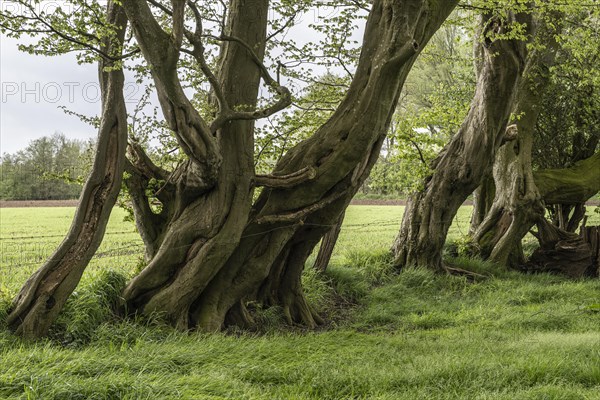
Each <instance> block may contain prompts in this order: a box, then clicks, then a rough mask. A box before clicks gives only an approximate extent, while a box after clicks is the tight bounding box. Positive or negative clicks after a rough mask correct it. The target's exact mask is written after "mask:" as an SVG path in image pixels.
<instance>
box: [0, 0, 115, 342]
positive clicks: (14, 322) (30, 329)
mask: <svg viewBox="0 0 600 400" xmlns="http://www.w3.org/2000/svg"><path fill="white" fill-rule="evenodd" d="M107 10H108V21H109V22H110V23H112V24H114V25H115V26H117V27H119V28H118V31H117V35H116V39H117V40H116V42H112V43H106V44H105V46H104V50H105V51H106V53H109V54H113V53H114V51H115V48H114V46H119V47H120V46H121V44H122V43H123V39H124V35H125V28H126V26H127V20H126V18H125V13H124V11H123V9H122V8H121V7H120V6H119V5H117V4H115V3H112V2H111V3H109V5H108V8H107ZM105 67H112V63H110V62H108V61H102V62H100V65H99V79H100V87H101V92H102V122H101V125H100V128H99V133H98V144H97V148H96V154H95V157H94V164H93V166H92V170H91V173H90V176H89V177H88V179H87V181H86V183H85V186H84V188H83V191H82V194H81V197H80V198H79V204H78V206H77V210H76V212H75V217H74V218H73V222H72V224H71V228H70V230H69V233H68V234H67V236H66V238H65V239H64V240H63V242H62V243H61V244H60V246H59V247H58V248H57V250H56V251H55V252H54V253H53V254H52V256H51V257H50V259H48V260H47V261H46V263H45V264H44V265H43V266H42V267H41V268H40V269H39V270H37V271H36V272H35V273H34V274H33V275H32V276H31V277H30V278H29V279H28V280H27V282H26V283H25V285H24V286H23V288H22V289H21V291H20V292H19V294H18V295H17V297H16V298H15V300H14V302H13V306H12V309H11V312H10V314H9V316H8V319H7V323H8V325H9V327H10V328H11V329H12V330H14V331H15V332H16V333H17V334H19V335H21V336H23V337H26V338H38V337H41V336H44V335H46V334H47V333H48V330H49V329H50V326H51V324H52V323H53V322H54V320H55V319H56V317H57V316H58V314H59V312H60V310H61V309H62V308H63V306H64V304H65V302H66V301H67V298H68V297H69V296H70V295H71V293H72V292H73V290H74V289H75V287H76V286H77V284H78V283H79V280H80V279H81V275H82V274H83V271H84V270H85V268H86V266H87V264H88V262H89V261H90V259H91V258H92V256H93V255H94V253H95V252H96V250H97V249H98V246H99V245H100V243H101V241H102V238H103V236H104V231H105V229H106V225H107V223H108V219H109V216H110V212H111V210H112V208H113V206H114V204H115V202H116V200H117V196H118V194H119V191H120V189H121V178H122V175H123V169H124V165H125V149H126V147H127V114H126V110H125V100H124V97H123V85H124V76H123V71H122V70H121V69H118V70H111V72H105V71H104V68H105Z"/></svg>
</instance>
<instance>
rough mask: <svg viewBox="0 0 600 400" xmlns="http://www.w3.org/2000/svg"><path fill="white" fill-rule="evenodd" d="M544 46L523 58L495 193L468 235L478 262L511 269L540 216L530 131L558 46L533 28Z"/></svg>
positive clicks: (544, 29)
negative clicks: (477, 252)
mask: <svg viewBox="0 0 600 400" xmlns="http://www.w3.org/2000/svg"><path fill="white" fill-rule="evenodd" d="M538 31H539V32H538V35H537V36H538V38H544V42H545V43H546V48H545V49H543V50H534V51H532V52H530V53H529V55H528V57H527V64H526V67H525V71H524V73H523V79H521V82H520V84H519V86H518V90H517V93H516V95H515V102H514V109H513V114H514V115H517V116H519V117H518V119H517V121H516V122H515V123H516V126H517V131H518V134H517V136H516V137H514V138H512V140H510V141H509V142H507V143H506V144H505V145H503V146H502V147H501V148H500V149H499V151H498V153H497V155H496V159H495V161H494V168H493V175H494V183H495V184H494V186H495V187H496V195H495V197H494V202H493V204H492V206H491V208H490V210H489V212H488V213H487V215H486V217H485V219H484V220H483V222H482V223H481V225H480V226H479V228H478V229H477V230H476V232H475V233H474V234H473V240H474V242H475V243H477V245H478V246H479V249H480V254H481V256H482V257H483V258H484V259H489V260H490V261H492V262H495V263H498V264H501V265H507V266H510V267H516V266H518V265H523V264H524V262H525V256H524V255H523V250H522V247H521V240H522V239H523V237H524V236H525V235H526V234H527V232H529V230H530V229H531V227H532V225H534V224H535V223H536V222H539V221H540V220H541V219H542V218H543V217H544V205H543V204H542V201H541V200H542V197H541V194H540V192H539V191H538V188H537V186H536V183H535V180H534V176H533V169H532V164H531V154H532V146H533V132H534V129H535V125H536V122H537V119H538V116H539V113H540V111H541V109H540V106H541V99H542V97H543V94H544V88H545V87H546V85H547V83H548V79H549V68H550V67H551V66H552V65H553V64H554V59H555V56H556V51H557V49H558V43H556V41H555V40H553V38H554V36H555V32H554V31H550V30H549V29H548V28H547V27H546V26H543V27H539V28H538Z"/></svg>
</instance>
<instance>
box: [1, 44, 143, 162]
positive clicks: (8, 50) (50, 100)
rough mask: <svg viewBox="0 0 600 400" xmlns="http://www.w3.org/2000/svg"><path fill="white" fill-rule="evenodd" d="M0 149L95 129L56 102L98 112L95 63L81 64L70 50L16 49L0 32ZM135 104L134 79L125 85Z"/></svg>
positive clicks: (89, 133)
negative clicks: (30, 51)
mask: <svg viewBox="0 0 600 400" xmlns="http://www.w3.org/2000/svg"><path fill="white" fill-rule="evenodd" d="M0 84H1V93H0V97H1V98H0V154H3V153H6V152H8V153H13V152H15V151H17V150H19V149H22V148H24V147H25V146H26V145H27V144H28V143H29V142H30V141H31V140H32V139H35V138H39V137H41V136H45V135H51V134H53V133H54V132H56V131H59V132H63V133H64V134H65V135H66V136H67V137H69V138H73V139H75V138H77V139H87V138H92V137H95V136H96V134H97V131H96V130H95V129H94V128H93V127H91V126H89V125H87V124H85V123H83V122H81V121H80V120H79V119H78V118H77V117H75V116H70V115H67V114H65V113H64V112H63V110H62V109H61V108H59V107H60V106H64V107H67V108H68V109H70V110H72V111H75V112H78V113H82V114H86V115H90V116H92V115H97V114H98V112H99V111H100V99H99V87H98V79H97V68H96V66H95V65H89V64H85V65H79V64H77V62H76V59H75V56H74V55H73V54H69V55H63V56H57V57H42V56H33V55H30V54H27V53H23V52H20V51H19V50H18V49H17V42H16V41H15V40H14V39H11V38H7V37H5V36H0ZM125 89H126V90H125V93H126V96H127V97H128V99H130V100H131V101H133V103H134V104H135V103H136V102H137V99H138V98H139V96H135V94H137V92H139V90H138V88H137V85H135V83H134V82H129V83H128V85H127V87H126V88H125Z"/></svg>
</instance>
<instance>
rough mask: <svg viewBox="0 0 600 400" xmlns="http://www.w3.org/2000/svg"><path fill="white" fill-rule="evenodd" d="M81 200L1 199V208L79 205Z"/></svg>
mask: <svg viewBox="0 0 600 400" xmlns="http://www.w3.org/2000/svg"><path fill="white" fill-rule="evenodd" d="M78 202H79V200H0V208H20V207H77V203H78Z"/></svg>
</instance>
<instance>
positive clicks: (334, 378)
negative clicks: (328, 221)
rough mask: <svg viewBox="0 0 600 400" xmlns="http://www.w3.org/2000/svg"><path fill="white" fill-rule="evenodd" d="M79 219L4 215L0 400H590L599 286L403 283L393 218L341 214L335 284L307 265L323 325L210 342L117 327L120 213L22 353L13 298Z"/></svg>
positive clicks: (463, 222)
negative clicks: (395, 258) (395, 266)
mask: <svg viewBox="0 0 600 400" xmlns="http://www.w3.org/2000/svg"><path fill="white" fill-rule="evenodd" d="M73 212H74V209H73V208H21V209H20V208H4V209H0V246H1V260H0V399H44V400H46V399H60V400H63V399H390V400H392V399H394V400H395V399H411V400H412V399H507V400H508V399H511V400H512V399H538V400H542V399H556V400H559V399H560V400H562V399H589V400H597V399H600V280H598V279H595V280H591V279H590V280H578V281H573V280H569V279H567V278H564V277H560V276H555V275H549V274H539V275H525V274H522V273H519V272H515V271H507V270H505V269H504V268H502V267H499V266H495V265H490V264H487V263H484V262H481V261H476V260H471V259H468V258H456V259H451V260H450V261H451V262H452V263H453V264H455V265H457V266H459V267H461V268H464V269H467V270H472V271H475V272H478V273H480V274H483V275H485V276H486V279H482V280H480V281H477V282H469V281H468V280H467V279H465V278H463V277H455V276H439V275H435V274H432V273H431V272H429V271H427V270H424V269H409V270H405V271H402V272H400V273H397V272H395V271H393V270H392V269H391V268H390V263H389V262H390V260H389V255H388V252H387V250H388V249H389V247H390V245H391V243H392V241H393V239H394V237H395V235H396V233H397V230H398V228H399V224H400V219H401V215H402V212H403V207H401V206H351V207H350V208H349V210H348V212H347V214H346V221H345V224H344V227H343V229H342V234H341V236H340V240H339V243H338V245H337V247H336V252H335V255H334V258H333V261H332V265H331V266H330V268H329V270H328V271H327V272H326V273H325V274H318V273H316V272H314V271H313V270H312V269H311V268H310V265H308V266H307V268H306V271H305V273H304V277H303V278H304V285H305V288H306V292H307V295H308V297H309V299H310V301H311V303H312V304H313V305H314V306H315V307H316V308H317V309H318V310H319V311H320V313H321V314H322V315H323V316H324V317H325V319H326V320H327V323H326V325H324V326H322V327H319V329H317V330H316V331H306V330H304V329H303V328H302V327H299V326H294V327H290V326H287V325H286V324H285V323H284V322H283V319H282V315H281V313H280V310H277V309H266V310H256V320H257V321H258V322H260V329H257V330H255V331H251V332H249V331H239V330H233V329H232V330H229V331H227V332H224V333H219V334H207V333H200V332H188V333H181V332H177V331H174V330H173V329H171V328H170V327H168V326H164V325H163V324H162V323H161V321H160V319H159V318H158V317H157V318H148V319H136V320H128V319H121V318H119V317H117V316H114V314H113V313H112V311H111V306H112V304H114V303H116V302H117V301H118V296H119V292H120V289H121V288H122V287H123V285H124V283H125V282H126V280H127V279H128V278H129V277H130V276H131V275H132V274H133V273H134V272H135V271H136V270H138V269H139V268H140V267H141V266H142V265H143V257H142V252H143V246H142V243H141V240H140V239H139V237H138V235H137V234H136V232H135V228H134V225H133V223H132V222H129V221H124V217H125V213H124V211H122V210H120V209H115V211H114V213H113V215H112V217H111V222H110V224H109V226H108V229H107V235H106V236H105V239H104V242H103V243H102V246H101V247H100V249H99V251H98V254H97V255H96V257H95V258H94V259H93V261H92V263H91V264H90V266H89V268H88V269H87V271H86V273H85V274H84V277H83V279H82V282H81V285H80V286H79V287H78V288H77V291H76V293H74V295H73V296H72V298H71V299H70V300H69V302H68V304H67V307H66V309H65V310H64V312H63V314H62V315H61V317H60V319H59V321H58V322H57V324H56V327H55V328H54V329H53V332H52V336H51V338H49V339H46V340H43V341H41V342H37V343H31V342H25V341H22V340H21V339H19V338H17V337H15V336H13V335H12V334H11V333H9V332H8V331H6V329H5V327H4V325H3V319H4V318H5V316H6V312H7V310H8V307H9V302H10V299H11V298H12V297H13V296H14V295H15V293H16V292H17V291H18V289H19V287H20V286H21V285H22V284H23V282H24V281H25V280H26V279H27V277H28V276H29V275H30V274H31V273H32V272H33V271H34V270H35V269H36V268H38V267H39V266H40V265H41V263H42V262H43V261H44V260H45V259H46V258H47V257H49V256H51V254H52V251H53V250H54V248H55V247H56V245H57V244H58V243H60V241H61V240H62V238H63V235H64V234H65V233H66V231H67V230H68V228H69V224H70V222H71V217H72V215H73ZM590 215H591V219H590V222H589V223H588V224H589V225H594V224H598V223H600V220H599V218H598V216H599V215H598V214H595V213H593V212H591V214H590ZM469 216H470V207H463V208H462V209H461V211H460V213H459V215H458V216H457V217H456V219H455V221H454V223H453V225H452V228H451V232H450V235H449V241H450V242H456V243H458V244H459V245H460V243H461V241H462V240H463V238H464V235H465V234H466V233H467V231H468V225H469ZM311 262H312V260H309V264H310V263H311Z"/></svg>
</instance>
